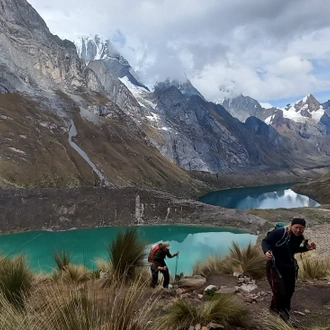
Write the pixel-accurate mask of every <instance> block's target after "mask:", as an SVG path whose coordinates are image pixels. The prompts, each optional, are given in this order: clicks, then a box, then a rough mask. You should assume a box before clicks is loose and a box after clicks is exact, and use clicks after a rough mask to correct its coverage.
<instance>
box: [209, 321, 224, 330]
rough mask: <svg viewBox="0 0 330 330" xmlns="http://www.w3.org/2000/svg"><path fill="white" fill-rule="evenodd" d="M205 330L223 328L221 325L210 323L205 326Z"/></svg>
mask: <svg viewBox="0 0 330 330" xmlns="http://www.w3.org/2000/svg"><path fill="white" fill-rule="evenodd" d="M207 329H208V330H220V329H225V327H224V326H223V325H221V324H217V323H213V322H211V323H209V324H208V325H207Z"/></svg>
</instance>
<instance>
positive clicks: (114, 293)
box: [0, 282, 157, 330]
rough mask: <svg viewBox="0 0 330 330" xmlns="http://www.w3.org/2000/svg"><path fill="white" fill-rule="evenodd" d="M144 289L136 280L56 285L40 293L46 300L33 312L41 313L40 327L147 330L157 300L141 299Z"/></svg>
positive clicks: (90, 329) (41, 329)
mask: <svg viewBox="0 0 330 330" xmlns="http://www.w3.org/2000/svg"><path fill="white" fill-rule="evenodd" d="M145 291H146V290H145V286H144V285H142V284H141V283H137V282H134V283H131V284H130V285H129V286H126V285H125V284H124V283H122V282H121V283H116V285H112V286H110V287H107V288H105V289H102V290H100V288H99V286H98V285H96V282H88V284H87V283H86V284H85V285H84V286H82V287H81V286H80V287H79V288H78V287H72V286H66V287H62V288H61V287H59V286H53V287H48V288H46V289H45V291H44V292H43V293H42V294H41V297H42V299H43V302H42V303H40V302H39V303H38V304H37V306H39V307H38V308H35V309H34V311H33V312H34V313H35V314H36V313H38V316H39V320H38V322H39V323H38V324H39V328H38V330H44V329H47V330H102V329H104V330H124V329H125V330H144V329H146V327H147V324H148V321H149V320H150V319H154V317H155V315H154V314H153V308H154V304H155V303H156V301H157V299H155V300H153V303H150V301H149V300H148V299H142V298H143V295H144V293H145ZM39 299H40V297H39ZM32 305H33V303H32ZM0 313H1V312H0ZM29 330H30V329H29Z"/></svg>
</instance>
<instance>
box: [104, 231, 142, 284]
mask: <svg viewBox="0 0 330 330" xmlns="http://www.w3.org/2000/svg"><path fill="white" fill-rule="evenodd" d="M107 250H108V255H109V263H110V264H111V268H112V272H111V273H109V274H108V277H107V279H106V280H105V282H104V284H105V285H106V286H107V285H110V284H111V283H112V282H113V281H115V282H116V281H123V282H125V283H127V282H130V281H134V279H135V278H136V276H137V275H138V274H139V272H138V270H139V269H141V268H143V267H144V266H145V263H146V244H145V243H144V242H142V241H140V239H139V237H138V233H137V230H136V228H129V229H126V230H125V231H123V232H121V233H119V234H118V235H117V236H116V238H115V239H114V240H113V241H112V243H111V244H108V245H107Z"/></svg>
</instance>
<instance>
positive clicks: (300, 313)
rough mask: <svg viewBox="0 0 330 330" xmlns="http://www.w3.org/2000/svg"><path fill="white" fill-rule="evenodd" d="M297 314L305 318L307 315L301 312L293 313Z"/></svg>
mask: <svg viewBox="0 0 330 330" xmlns="http://www.w3.org/2000/svg"><path fill="white" fill-rule="evenodd" d="M293 312H294V313H295V314H299V315H303V316H305V315H306V314H305V313H303V312H299V311H293Z"/></svg>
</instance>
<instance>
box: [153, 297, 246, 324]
mask: <svg viewBox="0 0 330 330" xmlns="http://www.w3.org/2000/svg"><path fill="white" fill-rule="evenodd" d="M210 322H215V323H217V324H221V325H223V326H230V325H233V326H246V325H247V309H246V308H245V307H244V306H243V305H240V304H239V303H238V302H236V300H235V298H234V297H233V296H230V295H219V296H218V297H217V299H215V300H212V301H207V302H205V303H204V304H203V305H201V306H197V305H193V304H192V303H190V302H187V301H184V300H176V301H175V302H174V304H173V305H172V306H171V307H170V309H169V310H168V312H167V314H166V315H164V316H162V317H160V318H159V319H158V320H157V324H156V327H155V328H156V329H158V330H176V329H188V328H189V327H190V326H195V325H196V324H201V325H203V326H206V325H207V324H209V323H210Z"/></svg>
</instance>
